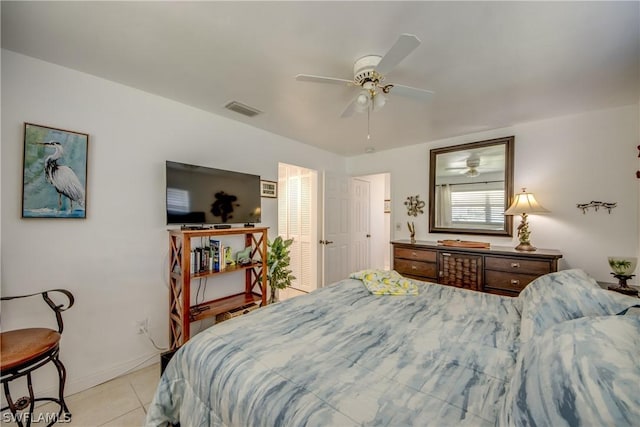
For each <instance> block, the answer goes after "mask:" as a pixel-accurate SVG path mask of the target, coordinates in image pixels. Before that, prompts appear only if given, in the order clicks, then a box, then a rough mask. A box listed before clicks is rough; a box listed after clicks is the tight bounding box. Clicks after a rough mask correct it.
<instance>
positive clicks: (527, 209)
mask: <svg viewBox="0 0 640 427" xmlns="http://www.w3.org/2000/svg"><path fill="white" fill-rule="evenodd" d="M548 212H549V211H548V210H547V209H545V208H543V207H542V206H540V203H538V201H537V200H536V198H535V197H533V194H531V193H527V190H526V188H523V189H522V193H518V194H516V195H515V198H514V199H513V203H511V206H509V209H507V210H506V211H505V212H504V214H505V215H521V214H525V213H526V214H530V213H548Z"/></svg>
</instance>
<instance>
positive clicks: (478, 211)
mask: <svg viewBox="0 0 640 427" xmlns="http://www.w3.org/2000/svg"><path fill="white" fill-rule="evenodd" d="M513 143H514V137H513V136H509V137H505V138H498V139H491V140H486V141H478V142H472V143H468V144H462V145H456V146H452V147H445V148H437V149H433V150H431V159H430V163H429V165H430V166H429V232H430V233H456V234H487V235H498V236H511V235H512V234H513V227H512V223H513V217H512V216H508V215H505V214H504V211H505V210H506V209H507V208H508V207H509V205H510V203H511V198H512V196H513Z"/></svg>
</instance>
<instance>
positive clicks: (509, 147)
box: [429, 136, 515, 236]
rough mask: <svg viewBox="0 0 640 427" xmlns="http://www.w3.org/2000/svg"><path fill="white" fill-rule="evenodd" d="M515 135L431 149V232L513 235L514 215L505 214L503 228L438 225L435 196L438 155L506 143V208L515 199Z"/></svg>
mask: <svg viewBox="0 0 640 427" xmlns="http://www.w3.org/2000/svg"><path fill="white" fill-rule="evenodd" d="M514 139H515V138H514V137H513V136H508V137H504V138H496V139H489V140H485V141H477V142H471V143H467V144H461V145H455V146H451V147H444V148H435V149H433V150H431V152H430V153H431V155H430V157H431V158H430V162H429V232H430V233H453V234H478V235H491V236H512V235H513V217H512V216H511V215H505V218H504V228H503V229H483V228H456V227H442V226H436V215H435V214H436V212H435V198H436V194H435V193H436V166H437V163H436V162H437V159H438V156H439V155H441V154H446V153H454V152H458V151H468V150H475V149H479V148H480V149H482V148H486V147H491V146H496V145H504V148H505V156H504V191H505V197H504V202H505V206H504V209H505V210H506V209H507V208H508V207H509V205H510V204H511V201H512V199H513V154H514V147H513V146H514Z"/></svg>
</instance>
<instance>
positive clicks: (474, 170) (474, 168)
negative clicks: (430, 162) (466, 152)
mask: <svg viewBox="0 0 640 427" xmlns="http://www.w3.org/2000/svg"><path fill="white" fill-rule="evenodd" d="M465 163H466V165H467V166H466V167H449V168H445V169H446V170H460V174H461V175H465V176H468V177H470V178H475V177H476V176H478V175H480V171H478V167H479V166H480V157H478V156H476V155H471V156H470V157H469V158H468V159H467V160H466V162H465Z"/></svg>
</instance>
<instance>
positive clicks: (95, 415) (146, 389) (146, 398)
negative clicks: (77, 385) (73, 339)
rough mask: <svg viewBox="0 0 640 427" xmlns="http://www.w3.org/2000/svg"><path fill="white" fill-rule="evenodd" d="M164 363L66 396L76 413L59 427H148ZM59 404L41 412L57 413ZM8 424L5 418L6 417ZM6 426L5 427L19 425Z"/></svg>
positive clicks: (40, 424)
mask: <svg viewBox="0 0 640 427" xmlns="http://www.w3.org/2000/svg"><path fill="white" fill-rule="evenodd" d="M159 379H160V364H159V363H156V364H154V365H151V366H149V367H146V368H143V369H140V370H138V371H134V372H132V373H130V374H127V375H124V376H122V377H118V378H115V379H113V380H111V381H108V382H106V383H103V384H100V385H97V386H95V387H92V388H90V389H88V390H85V391H82V392H80V393H77V394H73V395H71V396H68V397H66V399H65V400H66V402H67V406H68V407H69V410H70V411H71V413H72V414H73V416H72V417H71V422H69V423H62V422H61V423H58V424H55V426H70V427H97V426H105V427H107V426H108V427H139V426H142V425H143V424H144V419H145V416H146V413H147V408H148V407H149V404H150V403H151V400H152V399H153V395H154V393H155V390H156V387H157V386H158V380H159ZM57 410H58V409H57V405H54V404H53V403H48V404H46V405H42V406H40V407H38V408H36V411H35V413H34V417H36V418H34V420H35V419H37V415H36V414H37V412H38V411H40V412H41V413H50V412H54V411H57ZM2 420H3V421H4V418H2ZM46 424H47V423H46V422H40V423H36V422H34V423H32V424H31V425H32V426H33V427H39V426H44V425H46ZM16 425H17V424H15V423H4V422H2V426H7V427H9V426H11V427H13V426H16Z"/></svg>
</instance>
